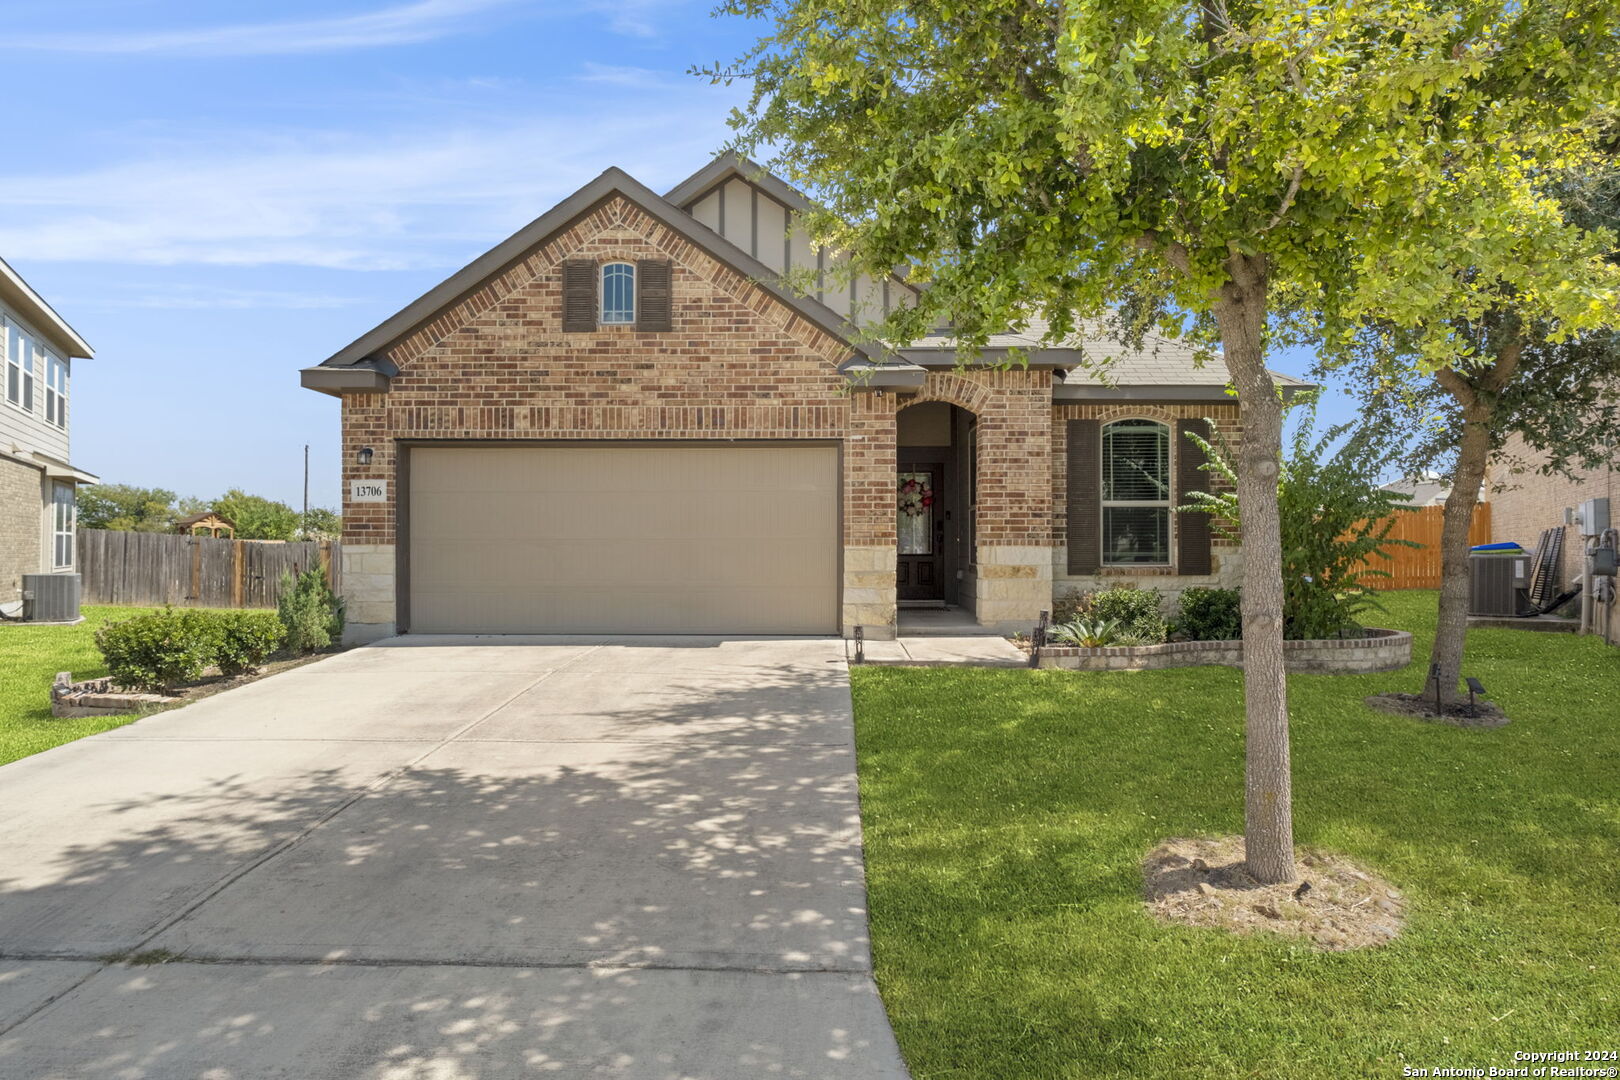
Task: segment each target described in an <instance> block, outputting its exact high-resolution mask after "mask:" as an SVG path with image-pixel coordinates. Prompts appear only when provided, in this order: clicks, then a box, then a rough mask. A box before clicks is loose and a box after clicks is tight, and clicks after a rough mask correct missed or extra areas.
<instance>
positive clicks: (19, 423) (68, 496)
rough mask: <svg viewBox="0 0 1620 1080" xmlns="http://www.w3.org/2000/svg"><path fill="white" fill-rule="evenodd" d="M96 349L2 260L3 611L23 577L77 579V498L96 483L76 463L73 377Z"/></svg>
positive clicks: (20, 590) (0, 557) (20, 587)
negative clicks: (72, 453)
mask: <svg viewBox="0 0 1620 1080" xmlns="http://www.w3.org/2000/svg"><path fill="white" fill-rule="evenodd" d="M90 356H91V350H90V346H89V345H88V344H86V343H85V340H84V339H83V338H82V337H80V336H79V334H78V332H77V331H75V330H74V329H73V327H71V326H69V325H68V323H67V321H66V320H64V319H63V318H62V316H60V315H58V314H57V313H56V311H55V310H54V309H52V307H51V306H50V305H49V304H47V303H46V302H45V300H44V299H43V298H42V297H41V296H40V295H39V294H38V293H36V292H35V291H34V290H33V289H32V288H31V287H30V286H29V285H28V283H27V282H26V281H24V280H23V279H22V277H21V276H19V275H18V274H17V272H16V271H15V270H13V269H12V268H11V267H10V266H9V265H7V264H6V262H5V261H4V260H3V259H0V605H4V606H5V608H6V610H7V612H8V613H9V612H10V611H11V610H12V608H13V606H15V605H17V603H18V601H19V600H21V599H22V595H23V576H24V575H28V574H72V573H74V559H75V553H74V546H75V545H74V528H75V523H76V518H77V511H76V502H75V492H76V490H77V487H78V485H79V484H93V483H95V482H96V477H95V476H94V475H92V474H90V473H87V472H85V471H84V470H83V469H80V468H78V467H77V466H75V465H72V464H70V463H69V460H68V448H69V445H70V441H71V440H70V437H69V436H70V434H71V426H70V410H69V408H68V401H69V392H68V391H69V376H70V374H71V372H72V364H73V361H74V360H77V359H87V358H89V357H90Z"/></svg>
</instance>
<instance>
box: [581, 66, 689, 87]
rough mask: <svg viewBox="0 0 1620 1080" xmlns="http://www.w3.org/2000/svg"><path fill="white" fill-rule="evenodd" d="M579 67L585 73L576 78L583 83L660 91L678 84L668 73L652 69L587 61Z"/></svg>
mask: <svg viewBox="0 0 1620 1080" xmlns="http://www.w3.org/2000/svg"><path fill="white" fill-rule="evenodd" d="M580 66H581V67H582V68H583V70H584V72H585V73H584V74H583V75H580V76H579V77H578V78H579V81H580V82H584V83H597V84H599V85H602V86H622V87H625V88H626V89H630V90H661V89H665V88H667V87H671V86H675V85H677V83H678V80H676V79H675V78H673V77H672V76H671V75H670V73H669V72H666V71H654V70H653V69H652V68H641V67H616V66H614V65H612V64H597V63H592V62H591V61H589V60H587V61H586V62H585V63H584V64H582V65H580Z"/></svg>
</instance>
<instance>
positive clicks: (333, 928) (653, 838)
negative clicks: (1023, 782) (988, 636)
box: [0, 638, 905, 1080]
mask: <svg viewBox="0 0 1620 1080" xmlns="http://www.w3.org/2000/svg"><path fill="white" fill-rule="evenodd" d="M0 819H3V820H5V821H6V822H7V823H8V825H9V826H10V828H9V829H8V836H7V840H6V858H5V860H4V862H3V866H0V1075H3V1076H18V1077H105V1076H118V1077H121V1078H145V1077H151V1078H158V1077H163V1078H169V1077H202V1076H214V1075H218V1076H229V1077H232V1078H233V1080H239V1078H250V1077H300V1078H319V1077H345V1078H347V1077H376V1078H383V1077H388V1078H394V1077H398V1078H406V1077H411V1078H415V1077H423V1078H426V1077H433V1078H435V1080H447V1078H463V1077H466V1078H472V1077H485V1076H516V1075H527V1074H529V1073H534V1074H537V1075H548V1076H550V1075H555V1076H564V1077H573V1076H618V1077H635V1078H642V1077H645V1078H648V1080H653V1078H659V1080H662V1078H666V1077H692V1078H708V1077H714V1078H733V1077H735V1078H739V1080H740V1078H744V1077H748V1078H753V1077H762V1076H774V1075H781V1076H793V1077H835V1076H836V1077H872V1078H884V1080H888V1078H897V1080H898V1078H903V1077H904V1076H905V1070H904V1067H903V1065H902V1064H901V1062H900V1058H899V1054H898V1051H897V1050H896V1047H895V1044H894V1040H893V1036H892V1034H891V1033H890V1031H889V1028H888V1022H887V1019H886V1017H885V1015H884V1013H883V1009H882V1004H881V1002H880V1001H879V999H878V997H877V992H876V988H875V986H874V985H873V983H872V979H871V974H870V971H871V959H870V952H869V947H868V941H867V932H866V913H865V889H864V879H863V867H862V860H861V849H860V826H859V817H858V808H857V804H856V789H855V775H854V749H853V727H852V717H851V712H850V698H849V686H848V675H847V668H846V666H845V662H844V655H843V645H842V643H841V642H839V641H837V640H832V639H826V640H808V639H763V640H725V639H714V638H708V639H696V638H671V639H624V638H618V639H614V638H577V639H560V638H537V639H522V638H484V639H456V638H404V639H395V640H394V641H391V642H385V643H382V644H381V645H379V646H374V647H370V648H365V649H360V650H356V651H353V652H350V653H346V654H343V655H341V656H337V657H334V658H331V659H329V660H325V661H322V662H320V663H317V664H313V665H309V666H306V667H303V668H299V669H296V670H294V671H290V672H287V673H285V674H282V675H278V676H275V677H273V678H270V679H265V680H262V681H260V682H257V683H254V684H251V685H249V686H246V687H242V688H240V689H237V690H233V691H230V692H227V693H224V694H220V695H218V696H216V697H213V698H209V699H207V700H204V701H201V702H198V703H196V704H194V705H191V706H188V707H186V708H184V709H181V710H177V711H175V712H171V713H165V714H162V715H159V716H155V717H150V718H148V719H145V720H142V721H139V722H137V723H136V724H133V725H130V726H129V727H126V728H121V729H119V730H118V731H115V732H109V733H107V734H105V735H100V736H95V737H92V738H90V739H85V740H81V741H79V742H76V743H71V744H68V745H66V746H62V747H59V748H57V749H54V750H51V751H48V752H46V753H44V754H40V755H37V756H35V757H32V758H26V759H24V760H22V761H20V762H16V763H14V764H12V765H9V766H6V767H5V768H4V769H3V770H0ZM118 957H121V958H122V959H123V960H124V961H131V962H113V960H114V958H118ZM154 960H157V961H170V962H161V963H151V962H150V961H154Z"/></svg>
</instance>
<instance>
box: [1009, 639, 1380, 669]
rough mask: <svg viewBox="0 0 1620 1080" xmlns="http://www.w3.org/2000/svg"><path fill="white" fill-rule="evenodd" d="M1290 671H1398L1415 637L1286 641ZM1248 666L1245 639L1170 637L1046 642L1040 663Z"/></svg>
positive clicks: (1125, 666)
mask: <svg viewBox="0 0 1620 1080" xmlns="http://www.w3.org/2000/svg"><path fill="white" fill-rule="evenodd" d="M1283 660H1284V662H1285V663H1287V665H1288V670H1289V671H1299V672H1307V673H1311V674H1318V675H1364V674H1371V673H1374V672H1380V671H1396V670H1399V669H1400V668H1403V667H1405V666H1406V665H1407V664H1409V663H1411V661H1412V635H1411V634H1409V633H1407V632H1406V631H1405V630H1378V629H1369V630H1368V631H1367V633H1366V636H1365V637H1359V638H1315V639H1311V640H1307V641H1285V642H1283ZM1206 664H1220V665H1224V666H1226V667H1242V666H1243V642H1241V641H1171V642H1167V643H1165V644H1163V645H1113V646H1108V647H1106V648H1098V649H1087V648H1082V647H1081V646H1078V645H1047V646H1045V647H1043V648H1042V649H1041V661H1040V666H1041V667H1043V668H1064V669H1068V670H1072V671H1149V670H1152V669H1155V668H1175V667H1199V666H1201V665H1206Z"/></svg>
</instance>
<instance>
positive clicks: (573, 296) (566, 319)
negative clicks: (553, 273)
mask: <svg viewBox="0 0 1620 1080" xmlns="http://www.w3.org/2000/svg"><path fill="white" fill-rule="evenodd" d="M562 281H563V319H562V324H563V325H562V328H563V332H564V333H570V334H578V333H589V332H590V331H592V330H595V329H596V263H595V262H594V261H592V260H590V259H564V260H563V264H562Z"/></svg>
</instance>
